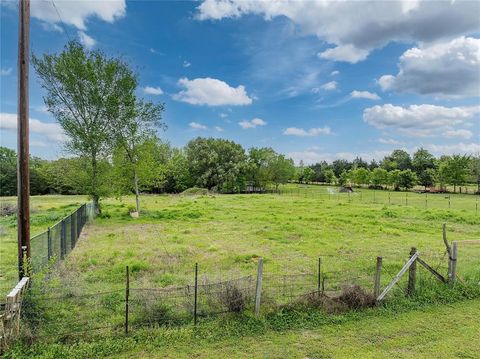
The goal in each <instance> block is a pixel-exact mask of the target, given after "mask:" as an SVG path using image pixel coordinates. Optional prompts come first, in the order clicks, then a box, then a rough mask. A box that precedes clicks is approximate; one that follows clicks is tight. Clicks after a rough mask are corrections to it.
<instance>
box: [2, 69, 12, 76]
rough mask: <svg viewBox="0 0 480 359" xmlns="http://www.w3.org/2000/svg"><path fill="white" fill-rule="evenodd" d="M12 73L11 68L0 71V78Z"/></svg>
mask: <svg viewBox="0 0 480 359" xmlns="http://www.w3.org/2000/svg"><path fill="white" fill-rule="evenodd" d="M11 73H12V68H11V67H9V68H8V69H3V68H2V69H0V76H7V75H10V74H11Z"/></svg>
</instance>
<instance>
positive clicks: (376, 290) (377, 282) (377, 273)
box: [373, 257, 382, 299]
mask: <svg viewBox="0 0 480 359" xmlns="http://www.w3.org/2000/svg"><path fill="white" fill-rule="evenodd" d="M381 275H382V257H377V268H376V270H375V286H374V288H373V295H374V296H375V299H377V298H378V296H379V295H380V279H381Z"/></svg>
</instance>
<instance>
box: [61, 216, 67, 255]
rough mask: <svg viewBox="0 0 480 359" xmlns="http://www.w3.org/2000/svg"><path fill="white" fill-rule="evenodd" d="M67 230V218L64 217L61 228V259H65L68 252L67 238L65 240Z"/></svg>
mask: <svg viewBox="0 0 480 359" xmlns="http://www.w3.org/2000/svg"><path fill="white" fill-rule="evenodd" d="M65 231H66V228H65V220H64V219H62V222H61V230H60V259H62V260H63V259H64V258H65V254H66V252H67V251H66V248H65V247H66V240H65V235H66V233H65Z"/></svg>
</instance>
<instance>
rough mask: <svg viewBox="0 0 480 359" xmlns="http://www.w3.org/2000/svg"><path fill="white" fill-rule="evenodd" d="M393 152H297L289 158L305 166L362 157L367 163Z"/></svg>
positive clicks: (290, 153) (288, 155)
mask: <svg viewBox="0 0 480 359" xmlns="http://www.w3.org/2000/svg"><path fill="white" fill-rule="evenodd" d="M390 152H391V151H372V152H361V153H358V152H334V153H332V152H318V151H312V150H307V151H295V152H289V153H287V157H289V158H291V159H293V160H294V162H295V163H296V164H298V163H300V161H303V163H304V164H306V165H310V164H314V163H318V162H321V161H327V162H333V161H335V160H338V159H341V160H348V161H353V160H354V159H355V158H357V157H361V158H362V159H364V160H366V161H370V160H373V159H375V160H380V159H382V158H383V157H385V156H386V155H388V154H390Z"/></svg>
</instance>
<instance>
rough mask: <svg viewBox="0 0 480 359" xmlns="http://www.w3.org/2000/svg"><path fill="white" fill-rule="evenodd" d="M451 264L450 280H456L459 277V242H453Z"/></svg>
mask: <svg viewBox="0 0 480 359" xmlns="http://www.w3.org/2000/svg"><path fill="white" fill-rule="evenodd" d="M451 262H452V263H451V265H450V270H451V272H450V280H451V281H452V282H455V280H456V278H457V242H456V241H453V242H452V258H451Z"/></svg>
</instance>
